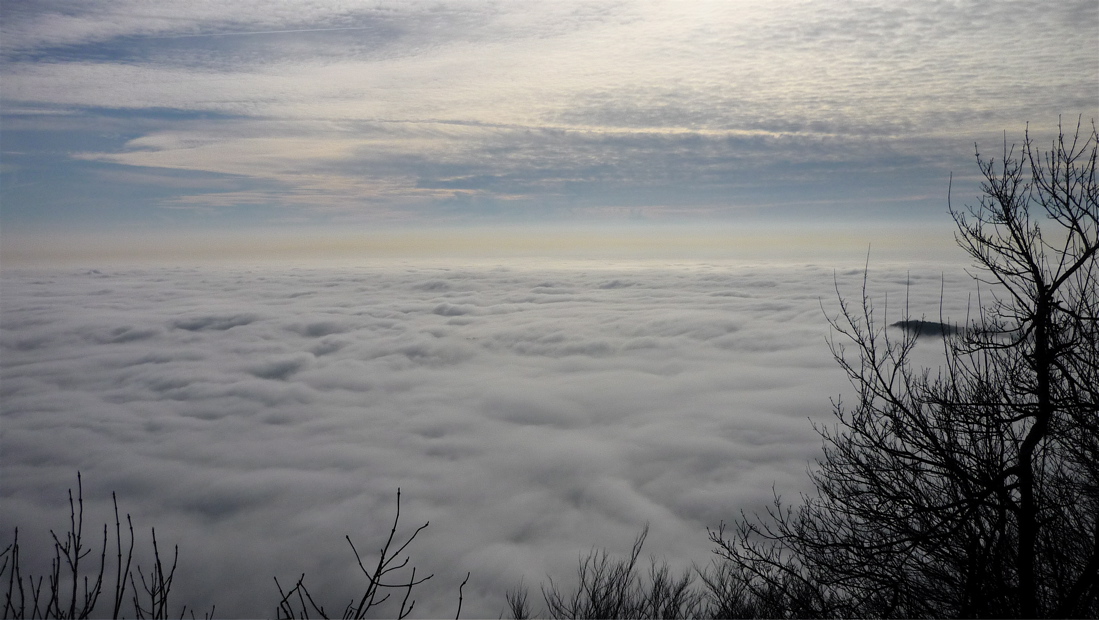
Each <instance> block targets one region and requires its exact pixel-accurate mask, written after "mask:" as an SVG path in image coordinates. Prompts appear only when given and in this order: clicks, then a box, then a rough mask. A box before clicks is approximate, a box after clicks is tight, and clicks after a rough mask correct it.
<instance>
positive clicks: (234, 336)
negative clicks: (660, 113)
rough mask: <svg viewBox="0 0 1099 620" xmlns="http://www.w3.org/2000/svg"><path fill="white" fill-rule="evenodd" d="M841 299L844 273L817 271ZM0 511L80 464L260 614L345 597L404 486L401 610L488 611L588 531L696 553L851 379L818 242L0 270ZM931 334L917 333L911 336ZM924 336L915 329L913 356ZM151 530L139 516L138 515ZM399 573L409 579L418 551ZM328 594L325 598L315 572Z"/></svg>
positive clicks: (890, 281)
mask: <svg viewBox="0 0 1099 620" xmlns="http://www.w3.org/2000/svg"><path fill="white" fill-rule="evenodd" d="M944 269H945V271H946V276H945V278H946V280H945V287H946V292H947V305H946V313H947V314H948V315H950V316H953V317H955V318H961V317H963V316H964V304H965V302H966V297H965V293H964V291H966V290H968V288H969V281H968V279H967V277H966V276H964V274H961V273H960V271H959V270H957V269H956V268H954V267H950V266H947V267H945V268H944V266H943V265H929V264H922V265H915V264H908V265H882V266H879V267H875V268H874V269H873V272H872V289H871V290H872V292H873V293H874V294H875V295H876V296H878V298H879V301H881V300H882V296H884V295H885V294H888V296H889V303H890V312H891V313H894V314H893V316H897V315H896V313H897V311H898V309H899V307H900V305H901V300H903V293H904V283H905V281H906V279H908V278H909V276H907V275H906V272H909V271H911V281H912V283H913V288H912V298H913V300H914V301H913V311H914V313H915V314H916V315H917V316H918V315H920V314H923V313H926V314H927V315H928V316H930V317H937V312H938V308H937V303H938V302H937V300H938V296H939V285H940V281H939V278H940V274H942V273H943V271H944ZM836 277H837V278H838V280H839V284H840V287H841V288H842V290H844V291H845V292H846V293H849V294H850V295H856V294H857V293H858V285H859V283H860V277H861V274H860V273H859V270H858V269H850V270H844V271H840V272H839V273H838V274H837V275H836ZM3 278H4V279H3V287H4V295H3V297H2V298H0V304H2V305H0V309H2V313H3V322H2V324H0V352H2V356H0V360H2V366H0V368H2V384H0V398H2V400H0V402H2V405H0V407H2V415H3V431H2V432H3V434H2V436H0V440H2V446H0V448H2V449H0V468H2V473H3V475H2V477H0V531H3V532H4V534H3V535H4V536H5V537H7V536H9V535H10V531H11V528H12V527H13V526H15V525H19V526H20V527H21V529H20V536H21V538H22V539H23V543H24V545H25V546H24V549H25V553H27V557H30V556H32V555H34V554H36V553H40V552H41V550H42V549H44V548H45V545H47V543H48V534H47V530H48V528H55V529H58V530H60V529H62V528H64V527H65V526H66V524H67V512H66V511H67V505H66V504H65V498H66V496H65V489H66V488H68V487H70V486H72V485H73V484H74V483H75V472H76V471H77V470H80V471H82V472H83V474H84V481H85V499H86V502H87V503H88V518H89V522H90V523H91V524H95V523H97V522H98V520H99V519H103V520H107V519H108V516H109V512H108V509H109V497H110V495H109V492H110V491H111V490H116V491H118V494H119V497H120V503H121V506H122V509H123V510H124V511H126V512H129V513H131V514H132V515H133V517H134V519H135V522H136V523H137V525H138V528H139V536H143V537H144V538H146V539H147V529H146V528H148V527H149V526H153V525H155V526H156V527H157V537H158V540H159V541H161V543H162V544H164V543H168V544H171V543H178V544H179V546H180V569H179V573H178V575H177V581H176V585H175V588H174V589H173V592H174V595H175V602H176V603H188V604H190V605H195V606H198V607H199V610H200V611H201V610H202V609H203V608H208V607H209V605H210V604H213V603H216V605H217V613H218V614H219V615H227V616H259V615H267V614H270V613H272V612H273V610H274V604H275V602H276V599H277V596H276V590H275V586H274V583H273V581H272V577H273V576H277V577H278V578H279V579H280V581H282V582H283V583H285V582H287V581H293V580H294V579H296V577H297V576H298V575H299V574H301V573H302V572H305V573H306V575H307V583H311V584H313V588H314V590H315V593H317V594H321V595H327V596H325V598H326V599H329V600H340V599H342V598H343V597H350V596H352V595H353V594H354V593H355V592H356V591H355V589H354V582H355V580H354V577H355V573H356V570H357V569H356V568H355V567H354V565H353V562H354V558H353V556H352V554H351V551H350V549H349V548H347V547H346V543H345V542H344V541H343V536H344V535H345V534H349V535H350V536H351V537H352V539H353V540H354V541H356V544H358V546H359V548H360V550H363V549H366V550H372V549H374V548H376V546H378V545H380V543H381V541H382V540H384V535H385V534H386V533H387V528H388V525H389V523H390V520H391V518H392V514H393V510H394V508H395V506H394V500H395V493H396V490H397V488H398V487H399V488H401V489H402V492H403V506H402V509H403V512H402V524H403V525H404V527H405V531H406V532H410V531H411V530H412V529H413V528H414V527H415V526H418V525H420V524H421V523H423V522H425V521H430V522H431V526H430V527H429V528H428V529H427V530H425V531H424V533H423V534H422V535H421V538H420V539H418V540H417V543H416V544H415V545H414V546H413V548H412V550H411V555H412V556H413V561H414V562H415V563H416V564H417V565H418V566H419V567H420V570H421V571H424V573H426V572H433V573H435V575H436V576H435V578H434V579H433V580H432V581H431V582H429V583H428V585H427V586H426V587H425V588H424V589H423V590H422V591H421V592H420V596H419V598H418V602H417V606H416V612H417V615H419V616H424V617H449V616H451V615H452V614H453V613H454V609H455V606H456V604H457V591H458V590H457V587H458V583H459V582H460V581H461V579H462V578H463V577H464V576H465V573H466V571H471V572H472V578H471V580H470V583H469V585H468V586H467V587H466V590H465V602H464V605H463V615H466V616H467V617H495V616H497V615H498V614H500V613H501V612H502V610H503V604H504V601H503V593H504V590H505V589H506V588H508V587H511V586H513V585H515V584H516V583H517V582H518V580H519V579H520V577H525V579H526V582H527V584H530V585H533V584H537V583H538V582H539V581H541V580H542V579H544V577H545V575H546V574H547V573H550V574H552V575H554V576H555V578H561V579H563V580H567V579H568V578H569V577H570V576H571V575H572V574H573V570H574V567H575V562H576V560H577V557H578V555H580V554H583V553H585V552H586V551H587V550H588V549H589V548H590V547H591V546H592V545H601V546H603V545H605V546H608V547H610V548H612V549H616V550H625V549H626V547H627V546H628V545H629V543H630V542H631V541H632V539H633V537H634V535H636V533H637V532H638V531H639V530H640V528H641V527H642V526H643V525H645V524H646V523H649V524H650V526H651V536H650V546H649V551H651V552H652V553H655V554H656V555H658V556H667V557H668V559H669V560H673V561H674V562H676V563H677V564H678V565H685V564H687V563H688V562H690V561H696V562H699V563H707V562H709V557H708V551H709V544H708V542H707V540H706V536H705V528H706V527H707V526H711V527H712V526H716V525H717V524H718V523H719V522H720V521H721V520H722V519H731V518H735V517H736V516H737V514H738V511H739V510H741V509H745V510H749V511H751V510H754V509H756V508H758V507H760V506H761V505H762V504H764V503H765V502H767V501H768V500H769V498H770V495H771V487H772V485H775V487H776V488H777V489H778V490H779V491H780V492H785V493H787V494H791V495H792V494H794V493H796V492H798V491H800V490H804V489H805V486H806V480H805V477H804V468H805V465H806V462H807V461H808V460H810V459H812V458H814V456H815V455H816V453H817V450H818V447H819V440H818V438H817V437H816V435H815V434H814V433H813V431H812V429H811V427H810V424H809V421H808V419H807V418H809V417H813V418H816V419H825V418H826V417H827V416H828V412H829V409H830V405H829V398H830V397H834V396H836V395H838V394H839V393H841V392H842V391H843V390H844V388H845V387H846V386H845V383H844V378H843V376H842V373H841V372H840V370H839V368H837V367H836V366H835V364H834V363H833V362H832V360H831V358H830V355H829V353H828V350H827V347H826V345H825V337H826V336H827V334H828V330H827V325H826V322H825V318H824V316H823V314H822V312H821V307H820V301H819V300H820V299H823V300H824V305H825V306H826V307H827V308H834V307H835V304H834V303H832V302H833V300H834V290H833V269H832V267H831V266H822V265H819V264H816V265H813V264H805V265H786V266H764V265H759V264H755V265H753V264H751V263H715V262H711V263H702V262H695V263H681V264H665V265H657V264H654V263H652V262H633V263H631V262H619V263H615V264H608V263H595V262H587V263H585V262H574V263H570V264H560V263H550V262H542V263H537V262H520V263H513V264H511V265H510V266H498V267H492V266H485V265H477V264H474V263H472V262H470V263H459V264H453V265H444V264H442V263H441V262H439V263H434V264H430V263H427V262H419V263H401V262H397V261H391V262H388V263H381V262H379V263H378V264H375V265H374V266H365V267H358V268H351V267H347V268H340V269H336V268H331V269H315V270H303V269H283V268H273V267H268V268H264V269H252V270H249V269H243V268H228V267H225V268H220V269H217V268H207V269H202V270H192V269H184V268H158V269H144V270H133V269H131V270H118V271H108V270H106V269H104V273H98V272H95V271H89V272H73V271H60V270H49V271H25V272H12V271H7V272H5V273H4V276H3ZM932 349H933V347H928V348H927V350H928V351H929V352H931V351H932ZM929 355H930V353H929ZM143 531H144V532H145V534H144V535H142V533H141V532H143ZM418 574H420V573H418ZM333 594H335V595H338V596H337V598H336V599H331V598H330V596H331V595H333Z"/></svg>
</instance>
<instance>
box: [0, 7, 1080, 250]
mask: <svg viewBox="0 0 1099 620" xmlns="http://www.w3.org/2000/svg"><path fill="white" fill-rule="evenodd" d="M0 7H2V13H0V17H2V26H0V29H2V32H0V34H2V37H0V50H2V66H0V68H2V73H3V86H2V89H0V131H2V151H3V152H2V179H0V182H2V185H0V191H2V211H0V225H2V230H3V235H4V241H5V242H6V245H9V247H10V246H11V245H12V244H13V242H14V244H15V245H18V244H19V242H21V241H25V240H27V239H34V240H35V241H34V243H39V240H41V239H43V238H46V237H49V236H50V235H54V236H57V235H63V234H70V235H71V234H80V235H93V234H104V235H107V234H109V235H112V236H113V238H115V239H123V240H125V239H130V240H140V239H148V238H149V236H150V235H153V236H156V235H160V234H169V233H171V234H192V233H195V232H200V233H202V232H209V231H218V232H226V231H230V232H239V233H242V234H249V233H257V234H258V232H257V231H282V232H283V233H285V232H286V231H300V230H309V231H318V230H336V231H342V232H344V233H347V232H349V231H350V232H353V231H377V230H388V229H392V228H412V229H416V228H423V227H431V228H439V227H444V228H447V227H455V228H462V227H493V226H508V227H516V226H517V227H527V228H530V227H538V226H542V225H545V224H547V223H548V224H553V225H555V226H557V227H559V228H560V227H564V228H565V229H568V228H570V227H572V228H577V227H579V228H584V227H591V226H619V225H621V226H627V225H631V226H637V225H648V226H652V225H656V226H663V225H670V224H674V225H676V226H682V225H693V224H699V225H703V226H707V227H710V226H715V225H721V226H733V227H735V226H737V225H740V224H742V223H745V222H756V221H773V220H779V221H789V220H790V218H794V219H795V221H799V222H866V221H884V222H889V221H896V220H904V221H907V222H925V221H927V222H930V221H941V220H943V219H944V218H945V198H946V183H947V179H948V177H949V175H950V173H951V172H953V173H954V175H955V192H956V196H955V198H956V199H957V200H959V201H963V200H967V199H971V198H972V197H973V196H974V195H975V193H976V185H975V182H976V179H975V178H974V173H975V172H976V167H975V165H974V164H973V144H974V142H980V143H981V145H982V152H983V153H985V154H998V151H999V149H1000V148H1001V146H1002V141H1003V138H1004V132H1005V131H1006V132H1007V135H1008V138H1009V140H1019V139H1021V137H1022V133H1023V130H1024V129H1025V127H1026V123H1027V122H1030V124H1031V129H1032V131H1034V132H1035V133H1036V134H1037V135H1038V136H1039V137H1041V138H1043V139H1044V138H1045V137H1046V136H1049V135H1050V132H1052V131H1054V130H1055V129H1056V124H1057V121H1058V117H1059V116H1060V117H1063V118H1065V119H1067V120H1069V121H1070V123H1071V124H1072V125H1075V122H1076V120H1077V118H1078V117H1080V116H1081V115H1082V116H1083V118H1084V121H1085V122H1088V121H1089V120H1090V119H1093V118H1099V5H1097V4H1096V3H1095V2H1094V0H1080V1H1075V0H1067V1H1063V2H1056V3H1047V2H1036V1H1031V2H996V3H988V2H965V1H962V2H958V1H951V2H938V1H929V2H919V3H900V2H893V1H860V2H847V1H844V2H824V1H789V0H779V1H774V2H766V3H761V2H743V1H739V0H724V1H720V2H701V1H692V2H677V3H667V2H645V1H640V0H624V1H605V2H603V1H595V2H567V1H562V2H552V3H546V2H503V3H498V2H483V1H472V0H471V1H444V2H421V1H417V0H407V1H402V2H335V1H332V2H322V1H304V0H298V1H281V2H279V1H269V0H264V1H263V2H251V1H247V0H241V1H237V2H232V3H217V2H184V3H179V2H175V3H168V2H130V1H125V0H112V1H109V2H97V1H80V2H54V1H48V0H47V1H40V2H33V3H31V2H12V1H4V2H3V3H2V4H0Z"/></svg>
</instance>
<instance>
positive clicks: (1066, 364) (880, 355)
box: [710, 124, 1099, 617]
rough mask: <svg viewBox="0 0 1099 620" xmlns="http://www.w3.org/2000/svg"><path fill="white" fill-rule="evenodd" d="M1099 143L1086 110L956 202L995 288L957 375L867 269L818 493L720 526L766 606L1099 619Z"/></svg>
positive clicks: (986, 284) (716, 535)
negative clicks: (894, 332) (929, 355)
mask: <svg viewBox="0 0 1099 620" xmlns="http://www.w3.org/2000/svg"><path fill="white" fill-rule="evenodd" d="M1097 144H1099V134H1097V133H1096V130H1095V128H1094V125H1093V127H1092V130H1091V131H1090V132H1083V133H1082V132H1081V128H1080V125H1079V124H1078V125H1077V127H1076V132H1075V133H1074V134H1072V135H1066V134H1065V132H1064V131H1063V129H1062V130H1061V131H1059V132H1058V136H1057V138H1056V139H1055V140H1054V141H1053V143H1052V146H1051V148H1050V150H1049V151H1044V152H1043V151H1041V150H1039V149H1038V148H1037V147H1036V146H1035V144H1034V142H1033V141H1032V139H1031V137H1030V134H1029V131H1028V132H1027V135H1026V137H1025V139H1024V141H1023V144H1022V147H1021V149H1020V150H1019V152H1018V154H1017V153H1016V150H1015V147H1014V146H1011V147H1009V146H1008V145H1007V142H1006V139H1005V143H1004V152H1003V157H1002V159H1001V160H1000V161H999V162H997V161H995V160H994V159H985V158H983V157H982V156H981V155H980V153H979V152H978V153H977V155H976V158H977V163H978V166H979V167H980V170H981V173H982V176H983V178H984V181H983V183H982V185H981V189H982V193H983V196H982V197H981V199H980V202H979V203H978V204H977V205H976V206H971V207H967V208H966V209H964V210H955V209H954V208H953V207H951V214H952V215H953V217H954V220H955V222H956V223H957V227H958V232H957V234H956V238H957V241H958V244H959V245H960V246H961V247H962V248H963V249H964V250H966V251H967V252H968V253H969V255H970V256H971V257H972V259H973V260H974V262H975V266H976V268H977V272H976V273H975V274H974V277H975V278H976V279H977V281H978V282H979V286H980V293H981V295H982V296H985V295H988V296H990V297H991V299H990V301H989V302H988V303H985V304H984V305H982V306H981V310H980V313H979V316H978V317H977V318H976V319H974V320H972V321H971V322H970V324H969V325H968V326H966V328H965V330H964V331H962V332H960V333H959V334H956V335H949V334H944V336H945V337H944V341H943V342H944V352H945V356H946V360H945V363H944V365H943V366H942V367H941V368H940V370H939V372H938V374H936V375H932V374H931V373H930V372H928V371H926V370H917V369H915V368H913V365H912V364H911V363H910V355H911V352H912V350H913V347H914V346H915V343H916V339H917V338H918V337H919V334H920V331H921V330H911V329H906V330H904V331H903V334H902V335H901V336H900V337H899V339H898V338H896V337H892V336H891V335H890V333H889V332H888V331H887V330H886V328H885V325H884V324H882V323H879V322H878V321H877V320H876V317H875V308H874V305H873V303H872V301H871V299H870V297H869V296H868V293H867V290H866V282H865V280H864V283H863V290H862V299H861V303H859V304H854V305H853V304H850V303H849V302H847V301H846V300H845V299H844V298H843V297H842V295H841V296H840V313H839V315H838V316H836V317H835V318H833V319H832V320H831V323H832V326H833V328H834V330H835V331H836V332H837V333H838V334H839V336H840V342H837V341H836V340H833V341H832V351H833V354H834V356H835V358H836V360H837V361H838V362H839V364H840V365H841V366H842V367H843V369H844V370H845V371H846V372H847V375H848V377H849V379H850V381H851V384H852V385H853V386H854V388H855V389H856V392H857V400H856V402H855V403H854V404H853V406H848V405H846V404H845V403H843V402H837V403H836V404H835V408H834V413H835V418H836V419H835V424H834V425H832V426H827V427H818V432H819V433H820V434H821V436H822V438H823V440H824V454H823V456H822V458H821V460H820V461H819V463H818V465H819V466H818V467H817V468H816V469H815V471H813V472H812V473H811V476H812V481H813V483H814V485H815V487H816V493H815V494H813V495H810V496H806V497H803V498H802V501H801V503H800V504H798V505H796V506H790V505H786V504H784V503H783V502H782V501H781V499H779V498H778V497H777V496H776V499H775V504H774V507H773V508H772V509H770V510H769V511H768V512H767V514H766V515H763V516H761V517H747V516H742V518H741V519H739V520H738V521H737V522H736V523H735V524H734V525H733V527H732V528H731V529H728V530H727V529H726V528H725V527H724V525H723V526H721V527H719V528H718V529H717V530H716V531H712V532H710V538H711V540H712V541H713V542H714V543H715V544H716V549H715V552H716V553H717V554H718V555H720V556H721V557H723V558H724V559H725V560H727V561H728V562H729V563H730V564H731V565H732V567H733V571H732V574H735V575H736V576H737V577H736V578H737V579H740V580H741V581H742V582H743V584H744V585H745V587H746V589H747V591H748V592H749V593H750V596H751V597H753V598H754V599H755V600H756V601H757V605H759V606H761V608H770V609H781V610H785V613H787V614H790V615H795V616H820V617H823V616H864V617H869V616H885V617H888V616H892V617H898V616H907V617H917V616H940V617H989V616H993V617H1012V616H1014V617H1042V616H1052V617H1073V616H1077V617H1084V616H1090V617H1095V616H1097V615H1099V600H1097V599H1099V409H1097V404H1096V403H1097V400H1099V399H1097V395H1099V394H1097V392H1099V344H1097V342H1099V333H1097V332H1099V326H1097V320H1099V319H1097V310H1099V282H1097V278H1099V272H1097V268H1096V254H1097V252H1099V232H1097V227H1099V184H1097V182H1096V147H1097ZM837 292H838V291H837ZM905 321H906V322H908V321H910V319H909V318H908V317H905ZM845 344H847V345H848V346H851V348H852V349H853V351H852V353H853V354H850V353H849V352H848V349H847V348H846V347H845Z"/></svg>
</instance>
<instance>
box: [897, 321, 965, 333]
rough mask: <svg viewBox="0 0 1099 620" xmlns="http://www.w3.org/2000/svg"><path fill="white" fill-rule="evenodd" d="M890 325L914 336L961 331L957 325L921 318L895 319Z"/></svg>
mask: <svg viewBox="0 0 1099 620" xmlns="http://www.w3.org/2000/svg"><path fill="white" fill-rule="evenodd" d="M890 327H898V328H900V329H903V330H904V331H906V332H908V333H910V334H913V335H916V336H957V335H958V334H960V333H962V329H961V328H960V327H958V326H957V325H954V324H951V323H940V322H938V321H924V320H921V319H910V320H907V321H897V322H896V323H893V324H892V325H890Z"/></svg>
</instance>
